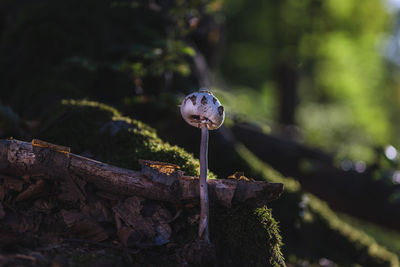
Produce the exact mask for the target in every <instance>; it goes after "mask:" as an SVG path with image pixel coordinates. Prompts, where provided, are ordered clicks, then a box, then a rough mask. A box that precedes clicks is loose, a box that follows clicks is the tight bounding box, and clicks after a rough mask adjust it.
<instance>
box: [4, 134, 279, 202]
mask: <svg viewBox="0 0 400 267" xmlns="http://www.w3.org/2000/svg"><path fill="white" fill-rule="evenodd" d="M141 164H142V170H141V171H134V170H127V169H123V168H119V167H116V166H112V165H109V164H106V163H102V162H99V161H96V160H93V159H89V158H86V157H82V156H79V155H76V154H73V153H71V152H70V148H68V147H62V146H58V145H54V144H50V143H47V142H43V141H40V140H37V139H34V140H32V142H31V143H28V142H23V141H19V140H0V173H3V174H9V175H13V176H15V177H26V176H30V177H36V176H39V177H43V178H45V179H65V180H67V181H68V180H72V181H73V180H74V179H73V178H74V177H75V178H76V177H77V178H79V179H81V180H83V181H85V182H87V183H92V184H93V185H95V187H97V188H99V189H101V190H103V191H107V192H111V193H114V194H118V195H125V196H132V195H135V196H140V197H144V198H146V199H153V200H161V201H168V202H174V203H176V202H179V201H182V200H193V199H198V198H199V185H198V183H199V180H198V177H190V176H184V173H183V172H182V171H180V170H179V166H176V165H174V164H169V163H161V162H154V161H145V160H143V161H141ZM75 180H76V179H75ZM208 185H209V191H210V192H209V194H210V200H211V202H216V203H219V204H221V205H223V206H226V207H230V206H231V204H232V203H233V202H246V203H249V204H254V205H257V206H259V205H263V204H265V203H266V202H269V201H272V200H275V199H277V198H278V197H279V196H280V195H281V194H282V192H283V184H280V183H269V182H264V181H250V180H248V181H246V180H243V179H241V180H237V179H210V180H208ZM76 186H79V185H76Z"/></svg>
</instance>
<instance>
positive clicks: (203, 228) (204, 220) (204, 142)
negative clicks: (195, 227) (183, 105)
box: [199, 124, 210, 242]
mask: <svg viewBox="0 0 400 267" xmlns="http://www.w3.org/2000/svg"><path fill="white" fill-rule="evenodd" d="M207 154H208V128H207V125H206V124H202V126H201V143H200V220H199V238H200V239H202V240H205V241H207V242H210V239H209V234H208V216H209V199H208V188H207V170H208V160H207Z"/></svg>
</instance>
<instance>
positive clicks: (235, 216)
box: [210, 205, 285, 266]
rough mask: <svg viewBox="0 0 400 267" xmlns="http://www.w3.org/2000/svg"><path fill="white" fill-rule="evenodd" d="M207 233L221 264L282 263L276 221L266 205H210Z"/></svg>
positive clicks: (273, 264)
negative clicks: (258, 206)
mask: <svg viewBox="0 0 400 267" xmlns="http://www.w3.org/2000/svg"><path fill="white" fill-rule="evenodd" d="M210 211H211V221H210V227H211V229H210V233H211V238H212V242H213V243H214V244H215V245H216V248H217V258H218V259H219V265H220V266H266V265H271V266H284V265H285V263H284V258H283V255H282V253H281V246H282V240H281V235H280V233H279V227H278V224H277V222H276V221H275V220H274V218H273V217H272V213H271V210H270V209H268V208H267V207H265V206H264V207H262V208H258V209H254V208H252V207H249V206H246V205H238V206H235V207H232V208H230V209H226V208H222V207H217V206H213V207H211V208H210Z"/></svg>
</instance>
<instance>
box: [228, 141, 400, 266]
mask: <svg viewBox="0 0 400 267" xmlns="http://www.w3.org/2000/svg"><path fill="white" fill-rule="evenodd" d="M236 149H237V151H238V152H239V154H240V155H242V158H243V159H244V160H245V161H246V162H247V163H248V164H249V166H251V168H252V171H253V173H254V174H255V175H257V176H260V177H263V178H264V179H265V180H269V181H271V182H281V183H283V184H284V186H285V193H284V194H283V196H282V197H281V198H280V199H279V200H278V201H275V202H272V203H271V205H270V206H271V207H272V208H273V210H274V216H275V218H277V219H278V220H279V221H280V225H281V229H282V231H283V240H284V242H285V243H286V245H285V246H284V247H283V248H284V250H285V251H284V253H285V255H290V256H289V257H288V260H289V262H291V259H292V260H293V259H294V261H297V260H296V259H295V258H301V259H307V261H309V262H310V263H311V264H313V263H318V261H319V260H320V259H321V258H327V259H329V260H332V261H334V262H335V263H337V264H339V265H340V266H350V265H356V264H358V265H361V266H393V267H397V266H399V259H398V257H397V256H396V255H395V254H394V253H392V252H390V251H388V250H387V249H386V248H384V247H383V246H381V245H380V244H378V243H377V242H376V241H375V240H374V239H373V238H371V237H370V236H368V235H367V234H366V233H364V232H363V231H361V230H358V229H355V228H354V227H352V226H350V225H349V224H347V223H346V222H344V221H342V220H341V219H340V218H338V216H336V214H335V212H333V211H332V210H331V209H330V208H329V206H328V205H327V204H326V203H325V202H324V201H322V200H320V199H319V198H317V197H315V196H313V195H312V194H308V193H307V194H306V193H304V192H303V191H302V190H301V186H300V184H299V183H298V182H297V181H295V180H294V179H292V178H288V177H283V176H282V175H281V174H280V173H278V172H276V171H274V170H273V169H272V168H271V167H270V166H268V164H266V163H264V162H262V161H260V160H259V159H258V158H257V157H256V156H254V155H253V154H252V153H251V152H250V151H249V150H248V149H247V148H245V147H244V146H242V145H239V146H237V148H236ZM292 255H296V257H292ZM293 263H295V262H293Z"/></svg>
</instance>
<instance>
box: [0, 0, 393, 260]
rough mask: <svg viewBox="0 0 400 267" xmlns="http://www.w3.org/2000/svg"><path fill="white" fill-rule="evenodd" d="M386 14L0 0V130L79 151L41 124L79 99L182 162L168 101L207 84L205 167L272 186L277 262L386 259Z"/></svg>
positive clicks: (389, 254)
mask: <svg viewBox="0 0 400 267" xmlns="http://www.w3.org/2000/svg"><path fill="white" fill-rule="evenodd" d="M399 25H400V1H398V0H365V1H356V0H303V1H298V0H280V1H273V0H270V1H263V0H253V1H245V0H189V1H184V0H137V1H132V0H101V1H99V0H96V1H94V0H86V1H77V0H69V1H54V0H51V1H49V0H36V1H24V0H18V1H15V0H2V1H0V138H7V137H10V136H13V137H14V138H19V139H23V140H28V141H29V140H30V139H31V138H33V137H41V138H43V139H44V140H46V141H53V142H55V143H57V144H60V145H65V146H71V148H72V152H74V153H83V152H85V151H86V150H87V149H88V148H86V147H85V143H84V142H81V143H80V145H76V142H75V141H71V140H70V139H68V138H64V137H63V138H61V137H60V136H58V137H57V136H51V135H50V134H48V131H49V128H51V127H54V123H55V122H54V121H57V120H61V119H63V117H54V116H53V115H54V114H55V113H54V110H57V107H58V106H59V105H60V103H61V101H62V100H65V99H87V100H93V101H98V102H101V103H105V104H108V105H111V106H113V107H115V108H117V109H118V110H119V111H121V112H122V113H123V114H124V115H126V116H129V117H132V118H134V119H137V120H140V121H143V122H144V123H147V124H149V125H150V126H151V127H153V128H155V129H156V131H157V133H158V135H159V136H160V137H161V138H162V139H163V140H165V141H167V142H169V143H170V144H172V145H179V146H181V147H183V148H185V149H186V150H187V151H189V152H191V153H193V154H194V155H195V157H196V158H197V157H198V146H199V143H198V142H199V132H198V131H197V130H196V129H191V127H188V126H187V125H186V124H185V123H184V122H183V120H182V119H181V117H180V114H179V109H178V105H179V104H180V101H181V100H182V98H183V97H184V96H185V95H186V94H188V93H190V92H192V91H197V90H198V89H199V88H201V87H208V88H210V89H211V90H212V91H213V93H214V94H215V95H216V96H217V97H218V98H219V99H220V101H221V103H222V104H223V105H224V106H225V110H226V116H227V118H226V121H225V124H224V127H223V128H221V129H220V130H218V131H214V132H212V133H210V152H209V153H210V155H209V161H210V163H209V167H210V170H211V171H213V172H214V173H215V174H216V175H217V176H218V177H227V176H228V175H230V174H232V173H233V172H235V171H245V174H248V175H249V176H254V178H255V179H267V180H271V181H275V182H277V181H278V182H283V183H284V184H285V187H286V192H285V193H284V196H283V197H282V198H281V199H280V200H277V201H276V203H271V207H272V214H273V216H274V217H275V218H276V219H277V220H278V221H279V222H280V227H281V234H282V237H283V243H284V246H283V247H282V249H283V252H284V256H285V259H286V262H287V263H288V264H292V265H298V266H308V265H315V266H335V264H338V265H340V266H353V265H354V264H359V265H361V266H367V265H369V266H378V265H382V266H398V257H400V165H399V163H400V161H399V160H400V156H399V151H398V150H397V148H400V117H399V116H398V114H400V78H399V77H400V27H399ZM84 116H85V114H82V118H84ZM65 131H71V132H73V133H75V136H74V137H75V138H79V135H80V130H79V128H77V129H74V128H73V127H72V128H70V129H66V130H65ZM85 140H86V139H85ZM78 143H79V142H78ZM74 144H75V145H74ZM91 145H93V147H95V146H96V145H95V144H91ZM87 146H89V144H87ZM93 149H94V148H93ZM92 152H93V151H92ZM116 165H118V162H117V164H116ZM120 165H123V164H122V163H121V164H120ZM122 167H126V166H122ZM232 168H235V169H232ZM236 168H237V169H236ZM284 177H286V178H284ZM288 177H289V178H288Z"/></svg>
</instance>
